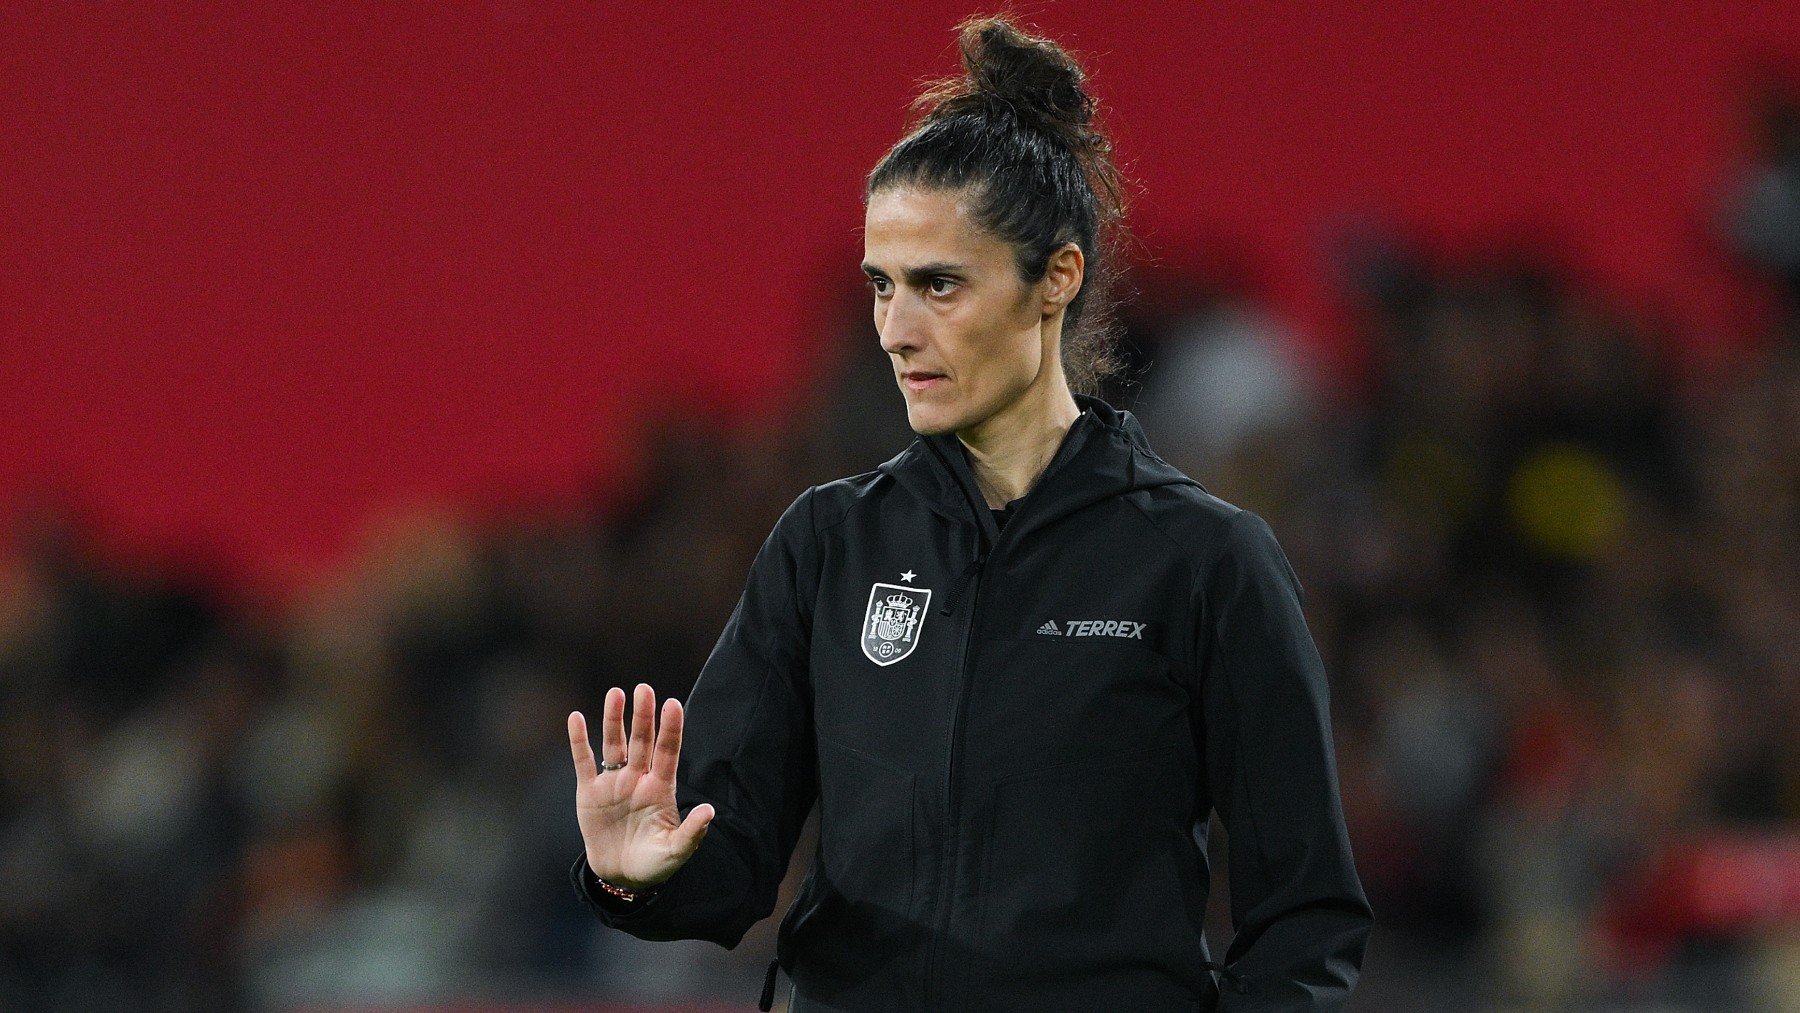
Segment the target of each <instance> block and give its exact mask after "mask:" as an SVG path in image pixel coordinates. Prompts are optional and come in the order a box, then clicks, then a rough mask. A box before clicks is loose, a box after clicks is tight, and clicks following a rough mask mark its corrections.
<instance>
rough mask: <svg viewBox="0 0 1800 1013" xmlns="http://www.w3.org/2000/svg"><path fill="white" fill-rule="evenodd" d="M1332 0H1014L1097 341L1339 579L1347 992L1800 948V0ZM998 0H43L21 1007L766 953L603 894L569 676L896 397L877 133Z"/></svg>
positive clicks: (1509, 989) (15, 964)
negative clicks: (862, 186)
mask: <svg viewBox="0 0 1800 1013" xmlns="http://www.w3.org/2000/svg"><path fill="white" fill-rule="evenodd" d="M1327 6H1328V8H1329V9H1328V10H1327V9H1325V8H1316V7H1315V8H1309V9H1308V10H1307V11H1306V12H1305V13H1304V14H1302V13H1300V9H1299V8H1298V7H1297V6H1289V5H1255V6H1252V5H1235V4H1209V5H1191V4H1167V5H1142V6H1135V5H1124V6H1121V5H1108V6H1106V7H1104V8H1102V7H1094V6H1087V5H1077V4H1039V5H1034V6H1032V7H1030V8H1029V9H1028V12H1027V20H1029V21H1030V22H1032V23H1034V24H1036V25H1037V26H1038V27H1040V28H1041V29H1043V30H1044V31H1045V32H1047V33H1049V34H1051V35H1053V36H1054V37H1056V38H1058V39H1059V40H1062V41H1064V42H1065V43H1066V44H1068V45H1069V46H1071V47H1072V48H1073V49H1075V50H1076V51H1078V52H1079V53H1080V54H1082V55H1084V56H1085V57H1086V58H1087V61H1088V66H1089V69H1090V71H1091V73H1092V74H1093V78H1094V87H1095V89H1096V91H1097V92H1098V94H1099V95H1100V97H1101V99H1102V102H1103V104H1104V110H1105V113H1106V115H1107V116H1108V118H1109V124H1110V127H1111V129H1112V130H1113V131H1114V134H1115V138H1116V140H1117V143H1118V146H1119V149H1120V154H1121V157H1122V159H1123V162H1124V166H1125V169H1126V171H1127V173H1128V174H1130V175H1131V176H1132V177H1133V178H1134V179H1135V180H1136V182H1137V184H1138V190H1137V193H1136V195H1135V197H1136V200H1135V204H1134V208H1133V216H1132V224H1133V227H1134V229H1135V230H1136V245H1135V247H1134V248H1133V252H1132V257H1133V261H1134V265H1135V268H1136V270H1135V274H1134V278H1133V280H1134V283H1135V285H1136V286H1137V289H1138V293H1139V295H1138V298H1137V300H1136V301H1135V302H1134V303H1133V304H1132V305H1131V306H1130V307H1128V309H1127V313H1126V323H1127V324H1128V336H1129V339H1130V342H1131V348H1132V350H1133V356H1134V363H1135V365H1136V367H1137V371H1136V373H1135V374H1134V379H1133V382H1131V383H1127V384H1122V385H1118V386H1115V388H1114V389H1112V390H1110V391H1109V392H1108V394H1109V396H1111V397H1112V398H1113V399H1114V401H1115V403H1119V404H1121V405H1123V406H1125V407H1128V408H1132V409H1134V410H1138V411H1139V412H1140V414H1141V417H1142V418H1143V420H1144V422H1145V425H1146V428H1147V429H1149V431H1150V434H1151V437H1152V439H1153V441H1154V442H1155V443H1156V444H1157V446H1158V447H1159V448H1160V449H1161V450H1162V451H1163V452H1164V453H1165V455H1166V456H1168V457H1170V459H1171V460H1173V461H1174V462H1175V463H1177V464H1178V465H1180V466H1182V467H1184V468H1185V469H1186V470H1188V471H1189V472H1190V474H1193V475H1195V477H1197V478H1199V479H1200V480H1201V481H1202V482H1203V483H1204V484H1206V485H1207V486H1208V488H1210V489H1212V490H1213V491H1214V492H1216V493H1218V494H1220V495H1222V496H1225V497H1226V498H1227V499H1231V500H1233V501H1235V502H1239V503H1242V504H1243V505H1245V506H1249V507H1252V508H1253V509H1256V510H1258V512H1260V513H1262V514H1263V515H1264V516H1266V517H1268V518H1269V519H1270V521H1271V523H1272V524H1273V525H1274V527H1275V530H1276V531H1277V533H1278V534H1279V535H1280V537H1281V538H1282V540H1283V544H1284V546H1286V547H1287V549H1288V551H1289V554H1290V555H1291V557H1292V558H1293V561H1294V563H1295V567H1296V569H1297V571H1298V572H1299V574H1300V576H1301V579H1302V581H1303V582H1304V583H1305V585H1306V587H1307V595H1308V597H1307V607H1308V617H1309V621H1310V622H1311V623H1312V624H1313V628H1314V633H1315V637H1316V638H1317V639H1318V641H1319V643H1320V647H1321V650H1322V651H1323V652H1324V653H1325V655H1326V659H1327V664H1328V667H1329V669H1330V672H1331V674H1332V678H1333V693H1334V697H1333V705H1334V709H1335V712H1336V714H1335V718H1336V722H1337V732H1338V742H1337V746H1338V751H1339V756H1340V764H1341V767H1342V776H1343V783H1344V793H1345V802H1346V807H1347V812H1348V816H1349V819H1350V822H1351V833H1352V840H1353V843H1354V845H1355V848H1356V854H1357V859H1358V864H1359V867H1360V869H1361V871H1362V873H1363V876H1364V880H1365V885H1366V886H1367V887H1368V889H1369V892H1370V895H1371V899H1372V902H1373V903H1374V904H1375V907H1376V911H1377V914H1378V917H1379V920H1380V928H1379V930H1378V932H1377V935H1376V938H1375V940H1374V942H1373V943H1372V946H1371V951H1370V955H1369V961H1368V964H1367V968H1366V977H1365V987H1364V989H1363V991H1362V993H1361V995H1362V1002H1361V1003H1360V1004H1359V1005H1360V1006H1361V1008H1365V1009H1390V1008H1394V1009H1398V1008H1422V1007H1425V1006H1430V1005H1436V1006H1440V1007H1450V1008H1484V1007H1487V1006H1492V1007H1494V1008H1541V1007H1558V1006H1565V1005H1572V1004H1573V1005H1582V1004H1593V1005H1604V1006H1606V1007H1608V1008H1635V1007H1637V1006H1650V1005H1656V1004H1660V1005H1662V1006H1665V1007H1667V1006H1675V1007H1677V1008H1681V1007H1686V1006H1691V1007H1692V1008H1730V1007H1734V1006H1741V1007H1744V1008H1766V1007H1769V1006H1780V1005H1786V1006H1788V1007H1790V1008H1792V1007H1794V1006H1796V1005H1800V934H1797V933H1800V927H1797V922H1796V917H1797V915H1796V913H1797V912H1800V844H1797V843H1796V838H1795V835H1794V830H1795V826H1796V824H1795V821H1796V819H1797V818H1800V760H1797V759H1796V757H1800V748H1797V745H1800V736H1797V735H1796V728H1797V725H1800V678H1797V676H1800V672H1797V671H1796V661H1795V658H1796V657H1800V651H1797V650H1796V648H1800V643H1796V635H1795V631H1796V630H1797V629H1800V601H1797V598H1796V588H1795V580H1794V575H1795V574H1796V573H1797V572H1800V566H1797V565H1796V564H1797V563H1800V544H1797V543H1800V537H1797V535H1796V532H1797V531H1800V516H1797V509H1800V508H1797V506H1796V502H1797V497H1800V360H1797V359H1796V355H1797V354H1800V353H1797V349H1796V345H1797V344H1800V112H1796V104H1797V103H1800V14H1796V13H1795V11H1794V9H1793V8H1792V6H1791V5H1788V4H1777V3H1760V4H1759V3H1743V4H1735V5H1657V6H1654V7H1653V6H1649V5H1638V4H1621V3H1593V4H1586V5H1580V6H1575V5H1567V4H1559V3H1543V2H1528V3H1518V4H1512V5H1507V6H1506V7H1505V8H1504V10H1497V9H1491V8H1490V6H1489V5H1478V4H1473V3H1451V4H1430V5H1427V4H1390V5H1381V6H1380V8H1379V9H1378V10H1368V9H1362V8H1360V7H1358V6H1356V5H1348V4H1344V5H1327ZM971 12H973V9H971V8H967V7H965V6H955V5H950V4H944V3H921V4H910V5H906V6H905V8H904V9H903V10H902V9H897V8H894V7H891V6H875V5H869V6H861V7H851V8H847V9H844V10H837V11H833V12H831V13H830V14H829V15H828V16H827V15H821V14H819V13H817V12H815V11H814V10H813V9H812V8H811V7H809V6H808V5H802V4H774V5H764V6H761V7H756V8H736V9H730V10H725V9H721V10H717V11H700V10H671V9H666V8H663V7H659V6H653V5H644V6H642V7H634V8H626V7H614V6H608V5H600V6H595V5H577V4H568V5H548V4H525V3H483V4H477V3H462V4H455V5H436V6H433V7H431V8H429V9H426V8H417V9H400V8H388V7H381V8H377V7H343V6H338V7H330V8H325V7H319V8H311V7H299V6H293V7H287V6H281V7H276V6H270V7H267V8H264V9H260V10H258V11H257V12H255V13H245V12H242V11H239V12H235V13H232V14H229V15H225V14H221V13H220V12H219V11H217V10H212V9H202V8H200V7H197V6H195V7H183V6H169V7H163V8H154V9H153V8H142V9H136V10H130V11H127V10H120V9H115V8H113V7H111V6H105V5H79V6H77V5H68V6H61V5H56V6H48V5H47V6H31V7H22V6H21V7H11V8H9V9H8V10H7V11H6V12H4V13H0V83H3V86H0V122H5V123H6V124H7V128H6V132H7V135H8V140H9V143H8V144H7V145H5V146H4V148H0V179H4V180H5V188H4V190H5V192H6V194H7V198H8V199H7V200H6V201H4V202H3V209H0V215H3V216H4V218H3V221H4V226H3V227H0V520H4V521H5V523H6V537H5V540H4V546H3V548H0V560H3V561H4V562H3V565H0V882H4V883H6V884H7V888H6V890H5V891H3V892H0V1008H6V1009H15V1008H20V1009H35V1008H96V1009H101V1008H104V1009H133V1008H142V1009H180V1008H219V1007H236V1006H247V1007H257V1008H264V1007H276V1008H290V1007H291V1008H315V1009H324V1008H335V1007H339V1006H342V1005H369V1004H381V1005H394V1006H416V1005H420V1004H427V1003H439V1002H445V1001H473V1002H482V1003H490V1004H493V1005H494V1006H496V1007H505V1008H528V1007H529V1008H541V1007H543V1006H547V1005H558V1006H562V1007H567V1006H570V1005H585V1004H590V1003H607V1002H614V1003H644V1004H662V1005H678V1006H691V1005H696V1004H704V1003H716V1004H722V1005H731V1006H737V1005H742V1004H745V1003H747V1002H748V1001H749V1000H750V998H751V997H752V996H753V994H754V990H755V989H756V988H757V987H758V986H759V985H760V970H761V967H762V964H763V963H764V962H765V961H766V959H767V956H768V954H769V953H770V952H771V949H772V930H773V919H771V920H770V921H769V922H765V923H764V924H763V925H762V926H759V927H758V929H757V931H756V932H755V933H753V934H752V936H750V937H749V938H748V939H747V940H746V942H745V944H744V945H743V946H741V947H740V948H739V949H738V950H737V951H734V952H730V953H727V952H725V951H722V950H719V949H717V948H716V947H711V946H710V945H709V944H700V943H694V944H674V945H651V944H642V943H639V942H638V941H636V940H632V939H628V938H625V937H623V936H620V935H618V934H609V933H603V932H601V931H600V930H599V929H598V927H597V926H596V925H595V924H593V923H592V920H591V919H590V918H588V917H587V916H586V915H585V913H584V912H582V911H580V910H579V908H578V907H577V906H576V905H575V902H574V899H573V898H572V897H571V896H569V891H568V888H567V884H566V880H565V879H564V878H563V876H564V873H565V870H566V866H567V864H568V861H569V860H570V858H571V857H572V856H573V854H574V853H575V851H574V849H575V848H577V847H578V837H577V836H576V834H575V829H574V820H573V816H572V812H571V806H570V801H571V800H570V794H571V793H570V791H569V789H570V788H571V786H572V784H571V781H570V777H571V775H570V774H569V772H568V771H567V769H566V768H567V766H568V760H567V752H566V744H565V742H564V741H563V738H562V733H561V717H562V715H563V714H564V713H566V711H567V710H568V709H570V708H571V707H581V708H582V709H584V710H587V711H593V710H595V709H596V707H597V704H598V700H599V698H600V695H601V693H602V692H604V689H605V688H606V687H607V686H609V685H615V684H619V685H630V684H631V683H632V682H635V681H638V680H645V681H649V682H651V683H653V684H654V685H656V686H657V688H658V691H659V693H660V694H669V693H676V694H683V693H685V692H686V689H687V688H688V687H689V686H690V685H691V681H692V678H693V674H694V672H695V671H696V670H697V668H698V665H699V663H700V661H702V660H703V659H704V657H705V653H706V651H707V650H708V648H710V646H711V644H712V641H713V638H714V637H716V635H717V631H718V628H719V626H720V625H721V624H722V622H723V619H724V617H725V615H726V614H727V613H728V612H729V609H730V606H731V603H732V601H733V600H734V599H735V596H736V593H737V591H738V588H739V587H740V586H741V581H742V578H743V572H744V568H745V566H746V565H747V563H748V560H749V558H750V555H751V554H752V553H753V552H754V550H755V547H756V545H757V544H758V543H759V542H760V540H761V538H762V536H763V535H764V534H766V532H767V530H768V528H769V526H770V524H772V522H773V519H774V517H775V516H776V515H777V514H778V513H779V511H780V509H781V507H782V506H784V505H785V504H786V503H787V502H788V501H789V500H791V499H792V497H793V495H795V494H796V493H797V492H798V491H799V489H801V488H803V487H804V486H805V485H807V484H810V483H812V482H818V481H823V480H827V479H829V478H833V477H836V476H838V475H842V474H848V473H852V472H856V471H862V470H866V469H867V468H869V467H872V466H873V465H874V464H876V463H878V462H879V461H881V460H883V459H885V458H886V457H887V456H889V455H890V454H891V453H892V452H893V451H894V450H896V449H898V447H899V446H901V445H903V444H904V441H905V439H906V433H905V431H904V427H903V421H902V413H901V408H900V403H899V398H898V394H897V392H895V391H894V390H893V388H892V381H891V378H890V377H889V376H888V375H887V374H886V373H885V368H886V367H885V364H884V362H883V361H882V358H881V357H880V356H879V354H878V352H877V349H876V346H875V343H874V336H873V333H872V328H871V327H870V326H869V323H868V318H867V315H866V312H867V307H866V305H865V300H866V295H865V293H864V291H863V289H862V286H861V278H860V274H859V272H858V271H857V269H856V263H857V260H858V256H859V253H860V241H859V238H858V234H857V230H858V228H859V226H860V223H861V208H860V203H859V187H858V184H859V179H860V177H861V175H862V174H863V173H864V172H866V170H867V168H868V167H869V166H870V165H872V164H873V162H874V160H875V159H876V158H878V157H879V155H880V153H881V152H882V151H883V150H885V148H886V146H887V145H888V144H890V143H891V142H892V141H893V140H894V139H895V138H896V137H898V136H899V133H900V131H901V130H902V128H903V125H904V122H905V107H906V103H907V101H908V100H909V99H910V97H911V95H912V94H913V93H914V91H915V89H916V85H917V82H918V80H919V79H920V78H921V77H923V76H926V75H935V74H942V73H949V72H951V71H952V70H954V63H953V60H952V54H951V50H950V38H951V37H950V33H949V32H950V27H951V26H952V25H953V24H954V23H955V22H956V21H957V20H958V19H959V18H961V17H962V16H964V15H966V14H968V13H971ZM809 848H810V844H809V843H807V842H803V843H802V846H801V851H800V852H799V855H800V857H799V858H798V859H797V860H796V862H795V868H794V869H793V870H792V872H793V873H794V875H795V876H797V875H798V874H799V873H800V872H802V871H803V868H804V865H805V856H806V855H807V854H808V853H809ZM792 882H793V877H790V884H789V885H790V888H791V886H792ZM1225 888H1226V885H1225V884H1224V883H1223V881H1222V880H1221V882H1220V883H1219V885H1218V887H1217V899H1216V902H1215V911H1216V912H1221V913H1222V907H1223V897H1224V891H1225ZM787 899H788V895H786V894H784V896H783V898H782V906H783V907H785V904H786V901H787ZM781 909H782V908H778V911H779V910H781ZM1215 926H1216V928H1215V932H1214V939H1215V941H1216V945H1217V946H1219V947H1221V948H1222V947H1223V945H1224V943H1225V941H1227V940H1228V939H1229V929H1228V926H1226V925H1225V924H1224V923H1223V921H1222V920H1215Z"/></svg>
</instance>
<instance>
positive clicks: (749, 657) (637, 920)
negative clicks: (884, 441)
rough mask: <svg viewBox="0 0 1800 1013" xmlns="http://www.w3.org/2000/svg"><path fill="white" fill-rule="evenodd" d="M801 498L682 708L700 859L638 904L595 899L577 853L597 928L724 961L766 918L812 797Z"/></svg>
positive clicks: (683, 770)
mask: <svg viewBox="0 0 1800 1013" xmlns="http://www.w3.org/2000/svg"><path fill="white" fill-rule="evenodd" d="M812 495H813V490H812V489H808V490H807V491H806V492H805V493H802V494H801V495H800V497H799V498H798V499H796V500H795V501H794V502H793V504H792V505H790V506H789V507H788V508H787V510H786V512H784V513H783V514H782V516H781V520H780V521H779V522H777V524H776V525H775V530H774V531H773V532H771V533H770V534H769V537H768V538H767V539H766V540H765V541H764V542H763V545H762V548H761V549H760V550H759V551H758V552H757V555H756V559H755V561H754V562H753V563H752V564H751V566H750V574H749V577H748V579H747V580H746V582H745V586H744V591H743V595H742V596H741V597H740V598H739V599H738V603H737V606H736V608H734V609H733V610H732V613H731V618H730V620H729V621H727V622H726V624H725V629H724V632H723V633H721V634H720V636H719V640H718V643H717V644H715V645H714V646H713V650H712V654H711V655H710V656H709V657H708V658H707V660H706V664H705V665H704V666H703V667H702V668H701V670H700V675H699V678H698V679H697V680H696V681H695V683H694V689H693V692H692V693H691V694H690V695H689V697H688V700H687V704H686V707H687V725H686V730H685V732H684V734H683V736H682V749H681V760H680V765H679V767H678V768H677V772H676V781H675V798H676V802H677V805H679V806H680V808H681V812H682V815H683V816H685V815H686V814H687V812H688V811H689V810H691V809H692V808H693V807H694V806H696V805H698V804H699V803H701V802H710V803H712V805H713V808H714V810H715V816H714V818H713V823H712V826H711V827H710V828H709V829H708V830H707V834H706V836H705V837H704V838H703V839H702V840H701V842H700V847H699V849H698V850H696V851H695V852H694V854H693V857H691V858H689V859H688V861H687V863H686V864H685V865H683V866H682V867H681V868H680V869H678V870H676V872H675V874H674V875H673V876H671V877H670V878H669V879H668V880H666V881H665V882H663V883H662V884H661V888H660V889H659V890H658V891H657V892H656V893H655V894H654V895H653V896H650V897H648V898H646V899H643V900H638V901H631V902H625V901H621V900H619V899H617V898H614V897H612V896H610V895H608V894H606V893H605V892H604V891H601V890H600V889H598V888H597V887H595V886H594V885H593V883H592V879H591V870H590V869H589V868H588V863H587V856H586V854H585V853H584V854H582V855H581V856H580V857H578V858H577V859H576V861H575V864H574V865H573V866H572V867H571V869H570V878H571V880H572V881H573V884H574V887H575V891H576V893H577V895H579V896H580V897H581V899H582V901H583V902H584V903H585V904H586V905H587V907H588V909H589V910H590V911H592V912H593V913H594V915H595V916H596V917H598V918H599V919H600V921H602V922H604V923H605V924H607V925H610V926H612V927H614V928H617V929H620V930H623V931H625V932H629V933H631V934H632V935H634V936H638V937H640V938H643V939H651V940H668V939H706V940H710V941H712V942H715V943H718V944H719V945H720V946H723V947H725V948H727V949H730V948H732V947H735V946H736V945H737V944H738V942H739V941H740V940H742V938H743V936H744V933H745V932H746V931H747V930H748V929H749V928H750V926H752V925H754V924H755V923H756V922H758V921H760V920H762V919H763V918H765V917H767V916H768V915H769V913H770V912H771V911H773V910H774V908H775V899H776V890H777V888H778V887H779V886H780V884H781V881H782V878H783V876H784V875H785V874H786V871H787V865H788V859H789V858H790V857H791V855H792V854H793V850H794V844H795V842H796V840H797V839H798V838H799V835H800V829H801V826H802V825H803V824H804V823H805V821H806V816H807V813H808V812H810V811H811V809H812V805H813V799H814V797H815V796H816V794H817V774H816V769H815V762H816V761H815V756H814V747H813V735H812V706H811V690H810V686H809V685H808V679H807V659H808V653H809V652H808V644H809V643H810V641H811V627H812V602H813V601H814V598H815V594H816V590H817V573H818V556H817V552H816V538H815V536H814V527H813V519H812Z"/></svg>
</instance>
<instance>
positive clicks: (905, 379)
mask: <svg viewBox="0 0 1800 1013" xmlns="http://www.w3.org/2000/svg"><path fill="white" fill-rule="evenodd" d="M900 381H901V382H902V383H904V384H906V387H907V389H908V390H929V389H931V388H932V387H935V386H937V385H938V384H940V383H942V382H944V374H942V373H932V372H929V371H927V370H923V369H909V370H907V371H906V372H904V373H901V374H900Z"/></svg>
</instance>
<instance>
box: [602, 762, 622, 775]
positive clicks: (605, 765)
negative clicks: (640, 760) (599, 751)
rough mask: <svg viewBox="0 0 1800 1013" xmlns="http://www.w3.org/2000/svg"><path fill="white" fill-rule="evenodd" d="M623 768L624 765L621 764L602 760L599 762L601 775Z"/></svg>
mask: <svg viewBox="0 0 1800 1013" xmlns="http://www.w3.org/2000/svg"><path fill="white" fill-rule="evenodd" d="M623 766H625V764H623V763H607V762H606V761H604V760H602V761H600V770H601V772H603V773H604V772H605V771H608V770H618V769H619V768H620V767H623Z"/></svg>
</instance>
